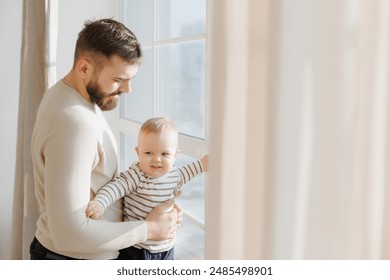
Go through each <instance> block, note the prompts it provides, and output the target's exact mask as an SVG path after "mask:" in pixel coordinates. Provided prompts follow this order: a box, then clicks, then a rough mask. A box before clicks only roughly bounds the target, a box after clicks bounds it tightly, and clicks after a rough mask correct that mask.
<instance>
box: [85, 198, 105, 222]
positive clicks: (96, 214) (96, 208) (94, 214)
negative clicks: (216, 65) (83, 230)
mask: <svg viewBox="0 0 390 280" xmlns="http://www.w3.org/2000/svg"><path fill="white" fill-rule="evenodd" d="M103 212H104V209H103V206H102V205H101V204H100V203H99V202H97V201H95V200H91V201H90V202H89V203H88V207H87V210H85V215H86V216H87V217H88V218H92V219H98V218H100V217H101V216H102V215H103Z"/></svg>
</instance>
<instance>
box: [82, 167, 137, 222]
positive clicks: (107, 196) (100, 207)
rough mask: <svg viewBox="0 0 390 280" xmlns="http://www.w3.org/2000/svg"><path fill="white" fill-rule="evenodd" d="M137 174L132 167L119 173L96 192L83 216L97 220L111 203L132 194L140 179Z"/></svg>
mask: <svg viewBox="0 0 390 280" xmlns="http://www.w3.org/2000/svg"><path fill="white" fill-rule="evenodd" d="M137 172H138V171H136V170H135V169H134V168H133V165H132V166H130V167H129V169H128V170H126V171H123V172H121V174H120V175H119V176H118V177H116V178H114V179H113V180H112V181H110V182H109V183H107V184H106V185H105V186H103V187H102V188H101V189H100V190H99V191H98V192H97V194H96V196H95V198H94V199H93V200H91V201H90V202H89V204H88V207H87V209H86V210H85V215H86V216H87V217H88V218H92V219H97V218H99V217H101V216H102V215H103V213H104V211H105V210H106V209H107V208H108V206H110V205H111V204H112V203H114V202H115V201H117V200H118V199H121V198H123V197H124V196H125V195H128V194H130V193H132V192H134V190H135V188H136V186H137V185H138V184H139V179H140V176H139V175H137V174H138V173H137Z"/></svg>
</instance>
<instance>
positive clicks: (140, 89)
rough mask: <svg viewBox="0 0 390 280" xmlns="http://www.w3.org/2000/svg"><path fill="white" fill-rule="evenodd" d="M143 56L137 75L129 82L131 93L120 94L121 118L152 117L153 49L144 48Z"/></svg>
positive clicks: (141, 118) (134, 119)
mask: <svg viewBox="0 0 390 280" xmlns="http://www.w3.org/2000/svg"><path fill="white" fill-rule="evenodd" d="M143 52H144V58H143V62H142V64H141V66H140V67H139V70H138V73H137V76H136V77H135V78H134V80H133V81H132V82H131V86H132V92H131V94H122V96H121V101H120V104H121V110H120V114H121V117H122V118H126V119H129V120H133V121H137V122H144V121H145V120H146V119H148V118H151V117H153V104H154V101H153V51H152V49H144V50H143Z"/></svg>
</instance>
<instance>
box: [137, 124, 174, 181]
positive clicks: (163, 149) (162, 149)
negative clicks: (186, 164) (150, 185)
mask: <svg viewBox="0 0 390 280" xmlns="http://www.w3.org/2000/svg"><path fill="white" fill-rule="evenodd" d="M177 143H178V136H177V132H176V131H174V130H172V129H167V130H166V131H164V132H162V133H153V132H151V133H143V134H141V135H140V136H139V138H138V147H137V148H136V152H137V154H138V160H139V164H140V168H141V170H142V171H143V172H144V173H146V175H148V176H150V177H153V178H156V177H161V176H163V175H165V174H166V173H168V172H170V171H171V170H172V168H173V164H174V163H175V159H176V155H177V151H178V149H177Z"/></svg>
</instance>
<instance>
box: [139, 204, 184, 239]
mask: <svg viewBox="0 0 390 280" xmlns="http://www.w3.org/2000/svg"><path fill="white" fill-rule="evenodd" d="M168 209H172V211H170V212H167V210H168ZM145 221H146V225H147V228H148V239H149V240H155V241H160V240H167V239H172V238H173V237H174V234H175V231H176V229H177V227H178V225H180V224H181V223H182V221H183V211H182V210H181V209H180V207H178V206H177V205H176V204H174V200H173V199H171V200H168V201H166V202H164V203H162V204H161V205H159V206H157V207H155V208H154V209H153V210H152V211H150V213H149V214H148V215H147V216H146V218H145Z"/></svg>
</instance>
